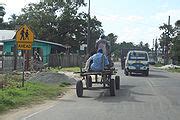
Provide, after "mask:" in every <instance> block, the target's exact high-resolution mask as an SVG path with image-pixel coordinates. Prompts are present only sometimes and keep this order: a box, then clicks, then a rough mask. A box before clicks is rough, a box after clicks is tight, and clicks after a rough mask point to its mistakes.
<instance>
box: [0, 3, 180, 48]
mask: <svg viewBox="0 0 180 120" xmlns="http://www.w3.org/2000/svg"><path fill="white" fill-rule="evenodd" d="M39 1H40V0H0V2H3V3H5V4H6V6H5V8H6V15H5V17H4V20H5V21H8V18H9V17H10V15H12V14H13V13H15V14H17V15H19V14H21V8H23V7H25V5H27V4H28V3H29V2H39ZM85 2H86V3H88V0H85ZM82 10H83V11H85V12H87V10H88V8H87V7H86V8H83V9H82ZM91 16H96V17H97V19H98V20H99V21H101V22H102V26H103V27H102V28H103V29H104V31H105V35H108V34H109V33H114V34H115V35H117V36H118V40H117V43H121V42H123V41H126V42H133V43H134V44H139V43H140V41H143V43H149V45H150V47H152V45H153V39H156V38H159V36H160V34H161V33H162V31H160V30H159V26H160V25H163V23H168V16H171V24H172V25H173V26H174V23H175V22H176V21H177V20H179V19H180V0H91Z"/></svg>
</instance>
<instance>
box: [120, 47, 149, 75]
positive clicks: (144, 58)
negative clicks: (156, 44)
mask: <svg viewBox="0 0 180 120" xmlns="http://www.w3.org/2000/svg"><path fill="white" fill-rule="evenodd" d="M129 73H130V75H131V74H132V73H142V74H144V75H145V76H148V75H149V56H148V53H147V52H146V51H138V50H131V51H129V52H128V54H127V57H126V61H125V69H124V74H125V75H129Z"/></svg>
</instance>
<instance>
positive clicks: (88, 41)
mask: <svg viewBox="0 0 180 120" xmlns="http://www.w3.org/2000/svg"><path fill="white" fill-rule="evenodd" d="M90 7H91V3H90V0H89V6H88V30H87V51H86V52H87V57H89V55H90V52H91V49H90V48H91V44H90V43H91V42H90V40H91V36H90V34H91V31H90V19H91V17H90Z"/></svg>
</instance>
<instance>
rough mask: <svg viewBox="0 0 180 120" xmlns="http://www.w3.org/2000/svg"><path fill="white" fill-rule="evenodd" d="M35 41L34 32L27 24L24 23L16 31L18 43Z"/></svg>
mask: <svg viewBox="0 0 180 120" xmlns="http://www.w3.org/2000/svg"><path fill="white" fill-rule="evenodd" d="M33 41H34V33H33V32H32V30H31V29H30V28H29V27H28V26H27V25H23V26H21V27H20V29H19V30H18V31H17V32H16V42H17V43H32V42H33Z"/></svg>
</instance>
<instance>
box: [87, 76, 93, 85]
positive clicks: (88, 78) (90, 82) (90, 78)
mask: <svg viewBox="0 0 180 120" xmlns="http://www.w3.org/2000/svg"><path fill="white" fill-rule="evenodd" d="M86 87H87V88H89V87H92V77H91V76H90V75H88V76H87V77H86Z"/></svg>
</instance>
